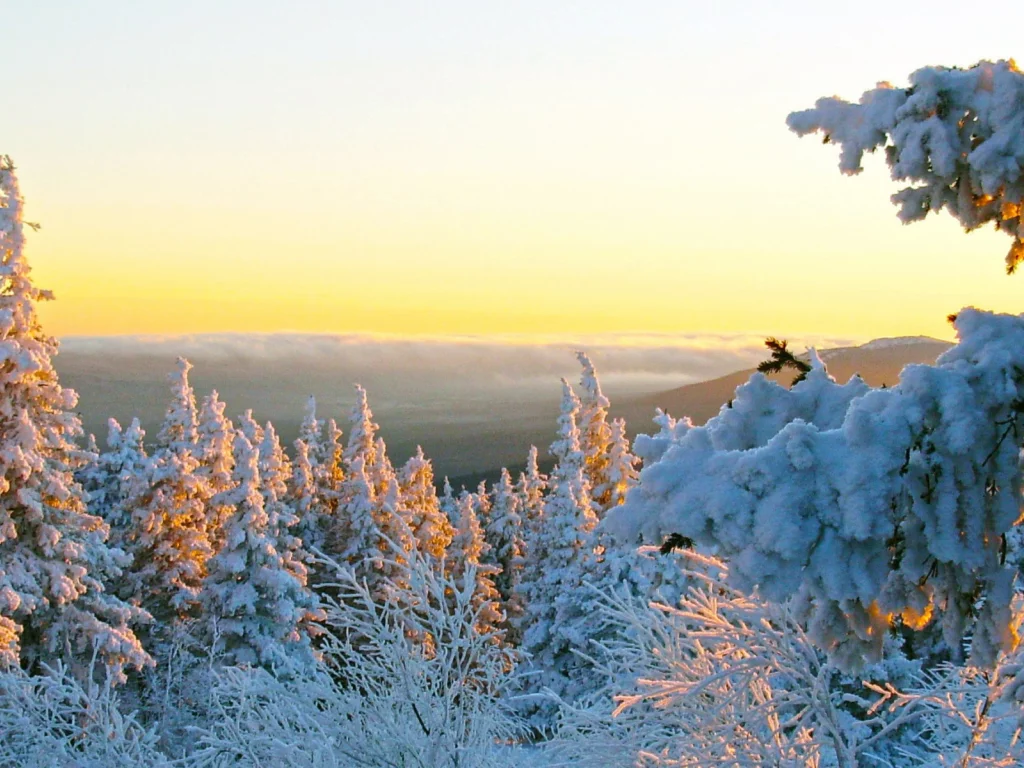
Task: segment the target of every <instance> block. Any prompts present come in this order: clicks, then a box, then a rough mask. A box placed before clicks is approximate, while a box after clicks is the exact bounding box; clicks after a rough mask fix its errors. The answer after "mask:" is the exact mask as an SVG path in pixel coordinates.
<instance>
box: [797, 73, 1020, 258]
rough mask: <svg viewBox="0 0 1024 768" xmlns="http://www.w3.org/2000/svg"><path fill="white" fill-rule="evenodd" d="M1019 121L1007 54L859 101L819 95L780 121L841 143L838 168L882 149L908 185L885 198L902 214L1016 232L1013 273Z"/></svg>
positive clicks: (856, 166)
mask: <svg viewBox="0 0 1024 768" xmlns="http://www.w3.org/2000/svg"><path fill="white" fill-rule="evenodd" d="M1022 119H1024V73H1022V72H1021V71H1020V70H1019V69H1018V68H1017V66H1016V64H1015V63H1014V62H1013V60H1012V59H1011V60H1008V61H997V62H995V63H993V62H991V61H981V62H978V63H977V64H976V65H974V66H973V67H968V68H967V69H959V68H957V67H923V68H922V69H919V70H917V71H916V72H914V73H913V74H912V75H911V76H910V87H909V88H894V87H893V86H892V85H890V84H889V83H881V84H879V85H878V86H877V87H876V88H873V89H872V90H870V91H866V92H865V93H864V94H863V95H862V96H861V97H860V102H859V103H857V104H851V103H849V102H847V101H844V100H843V99H840V98H838V97H830V98H822V99H818V101H817V102H816V103H815V105H814V107H813V108H812V109H807V110H803V111H801V112H793V113H792V114H791V115H790V116H789V118H788V119H787V121H786V122H787V123H788V124H789V127H790V128H791V129H792V130H794V131H795V132H796V133H798V134H799V135H801V136H803V135H806V134H808V133H814V132H821V133H822V134H824V138H825V141H826V143H833V144H838V145H839V147H840V148H841V153H840V158H839V169H840V170H841V171H842V172H843V173H847V174H856V173H860V172H861V170H862V167H861V161H862V160H863V157H864V153H865V152H873V151H874V150H876V149H878V148H882V149H884V151H885V159H886V163H887V164H888V165H889V170H890V172H891V174H892V177H893V178H894V179H896V180H897V181H905V182H908V185H907V186H906V187H904V188H903V189H901V190H900V191H899V192H897V193H896V194H895V195H893V196H892V201H893V203H895V204H896V205H898V206H899V209H900V210H899V217H900V219H901V220H902V221H904V222H911V221H918V220H920V219H923V218H924V217H925V216H927V215H928V213H930V212H931V211H936V212H937V211H941V210H943V209H945V210H947V211H949V213H950V214H951V215H952V216H953V217H954V218H955V219H956V220H957V221H958V222H960V224H962V225H963V227H964V228H965V229H967V230H972V229H976V228H977V227H980V226H981V225H982V224H986V223H988V222H992V223H994V224H995V227H996V229H998V230H1000V231H1002V232H1005V233H1007V234H1008V235H1010V237H1012V238H1013V245H1011V246H1010V250H1009V253H1007V255H1006V268H1007V271H1008V272H1013V271H1014V270H1015V269H1016V268H1017V265H1018V264H1020V262H1021V261H1024V219H1022V218H1021V210H1022V204H1024V175H1022V171H1021V168H1022V165H1024V163H1022V159H1024V132H1022V131H1021V121H1022Z"/></svg>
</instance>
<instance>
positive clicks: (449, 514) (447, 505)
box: [437, 477, 459, 530]
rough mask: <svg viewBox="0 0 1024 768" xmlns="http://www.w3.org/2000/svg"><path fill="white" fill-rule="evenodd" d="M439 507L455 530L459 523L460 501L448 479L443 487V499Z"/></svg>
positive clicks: (441, 498)
mask: <svg viewBox="0 0 1024 768" xmlns="http://www.w3.org/2000/svg"><path fill="white" fill-rule="evenodd" d="M437 505H438V508H439V509H440V510H441V512H442V513H443V514H444V516H445V517H446V518H447V519H448V522H449V523H450V524H451V526H452V530H454V529H455V526H456V525H458V522H459V512H458V509H459V504H458V499H456V498H455V491H453V490H452V484H451V481H450V480H448V478H447V477H446V478H445V479H444V485H443V486H441V497H440V498H439V499H438V501H437Z"/></svg>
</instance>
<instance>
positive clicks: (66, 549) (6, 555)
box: [0, 158, 149, 677]
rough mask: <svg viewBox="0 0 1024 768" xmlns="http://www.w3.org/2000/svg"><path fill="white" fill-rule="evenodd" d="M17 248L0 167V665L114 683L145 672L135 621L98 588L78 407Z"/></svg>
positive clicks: (101, 556)
mask: <svg viewBox="0 0 1024 768" xmlns="http://www.w3.org/2000/svg"><path fill="white" fill-rule="evenodd" d="M24 246H25V240H24V235H23V230H22V199H21V195H20V192H19V190H18V183H17V180H16V178H15V175H14V168H13V166H12V165H11V162H10V159H9V158H0V357H2V359H3V365H2V366H0V666H5V665H14V664H18V663H21V664H23V665H25V666H26V667H31V666H37V665H38V664H39V662H40V660H41V659H51V660H52V659H55V658H61V657H64V658H68V657H71V656H76V657H78V658H82V657H83V656H84V657H88V654H89V653H90V652H92V651H93V650H94V649H96V648H98V650H99V652H100V655H101V657H102V658H103V660H104V661H105V662H106V663H107V664H108V665H110V667H111V671H112V672H113V674H114V676H115V677H117V676H119V675H120V670H121V668H122V667H123V666H125V665H133V666H142V665H145V664H146V663H149V657H148V656H147V654H146V653H145V652H144V651H143V649H142V647H141V646H140V645H139V642H138V640H137V639H136V637H135V635H134V633H133V632H132V630H131V628H130V624H131V623H133V622H134V621H136V620H137V619H139V618H140V616H141V613H142V612H140V611H138V610H137V609H133V608H132V607H130V606H129V605H127V604H125V603H123V602H121V601H119V600H117V599H116V598H114V597H113V596H112V595H110V594H109V593H108V592H107V591H106V589H105V587H104V583H103V582H104V580H114V579H117V578H118V577H119V575H120V572H119V566H121V565H124V560H123V559H122V558H120V557H119V553H118V552H117V551H115V550H111V549H109V548H108V547H107V545H106V538H107V533H108V528H107V525H106V524H105V523H104V522H103V520H102V519H101V518H99V517H97V516H95V515H90V514H88V512H87V511H86V506H85V501H84V493H83V491H82V488H81V486H80V485H79V484H78V482H77V481H76V480H75V479H74V472H75V471H76V470H77V469H80V468H81V467H82V465H83V464H84V463H85V461H87V460H95V456H89V455H83V452H81V451H80V449H79V448H78V447H77V446H75V444H74V442H73V441H74V440H75V439H76V438H78V437H80V436H81V434H82V428H81V423H80V421H79V419H78V416H77V415H76V414H75V413H74V407H75V405H76V403H77V401H78V397H77V395H76V394H75V393H74V392H73V391H71V390H68V389H63V388H62V387H61V386H60V383H59V382H58V380H57V373H56V371H54V369H53V364H52V361H51V358H52V356H53V355H54V354H56V352H57V342H56V340H54V339H53V338H51V337H49V336H47V335H45V334H44V333H43V331H42V328H41V327H40V325H39V320H38V318H37V316H36V306H35V305H36V302H37V301H41V300H46V299H50V298H52V296H51V295H50V293H49V292H47V291H43V290H40V289H39V288H36V287H35V285H34V284H33V283H32V280H31V277H30V272H31V268H30V267H29V265H28V261H27V260H26V258H25V253H24ZM68 660H70V659H68Z"/></svg>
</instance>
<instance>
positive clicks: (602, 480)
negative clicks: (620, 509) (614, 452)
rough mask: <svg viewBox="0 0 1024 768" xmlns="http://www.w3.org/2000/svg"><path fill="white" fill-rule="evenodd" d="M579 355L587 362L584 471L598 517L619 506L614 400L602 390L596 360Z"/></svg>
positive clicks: (581, 423) (583, 403) (580, 419)
mask: <svg viewBox="0 0 1024 768" xmlns="http://www.w3.org/2000/svg"><path fill="white" fill-rule="evenodd" d="M576 359H577V360H579V363H580V365H581V366H583V373H582V375H581V376H580V412H579V416H578V417H577V423H578V424H579V429H580V448H581V450H582V451H583V472H584V474H585V475H586V478H587V483H589V485H590V500H591V503H592V504H593V505H594V511H595V513H596V514H597V516H598V517H602V516H603V515H604V513H605V511H607V510H608V508H609V507H612V506H615V504H614V501H613V496H614V493H615V488H614V486H613V484H612V481H611V477H610V476H609V475H610V472H611V450H610V449H611V444H612V428H611V426H610V425H609V424H608V407H609V406H610V405H611V403H610V402H609V401H608V398H607V397H605V396H604V393H603V392H602V391H601V384H600V382H599V381H598V380H597V371H596V370H595V369H594V364H593V363H592V362H591V361H590V358H589V357H588V356H587V354H586V353H585V352H577V353H576Z"/></svg>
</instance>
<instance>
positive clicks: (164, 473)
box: [125, 358, 213, 629]
mask: <svg viewBox="0 0 1024 768" xmlns="http://www.w3.org/2000/svg"><path fill="white" fill-rule="evenodd" d="M191 368H192V366H191V365H190V364H189V362H188V361H187V360H185V359H184V358H178V364H177V366H176V369H175V371H174V372H173V373H172V374H171V375H170V377H169V379H170V382H171V394H172V399H171V403H170V405H169V406H168V408H167V415H166V416H165V417H164V422H163V425H162V426H161V428H160V433H159V435H158V437H157V448H156V451H155V452H154V454H153V456H152V459H151V462H150V473H149V487H148V489H147V490H146V492H145V493H144V494H143V495H142V497H140V499H139V500H138V503H137V504H135V505H133V509H132V526H131V532H130V538H129V542H128V544H129V548H130V550H131V554H132V556H133V558H134V562H133V564H132V571H131V574H130V576H131V578H130V579H129V580H128V581H129V583H128V584H126V585H125V586H126V590H127V594H128V595H130V596H131V597H132V598H133V599H134V600H135V601H137V602H140V603H142V604H143V606H144V607H145V608H146V609H147V610H148V611H149V612H150V613H151V614H152V615H153V617H154V619H156V627H157V628H158V629H164V628H168V627H167V624H168V622H171V621H173V620H175V619H178V618H183V617H185V616H188V615H191V614H194V613H195V612H196V611H197V609H198V598H199V591H200V589H201V587H202V582H203V578H204V577H205V576H206V561H207V560H209V558H210V556H211V555H212V554H213V549H212V547H211V546H210V541H209V539H208V538H207V505H208V503H209V501H210V497H211V494H210V486H209V483H208V482H207V479H206V477H204V476H203V475H202V474H200V473H199V472H198V469H199V459H198V457H197V455H196V454H197V452H198V445H197V441H198V427H197V413H196V403H195V396H194V394H193V392H192V387H191V386H190V385H189V383H188V372H189V370H190V369H191Z"/></svg>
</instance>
